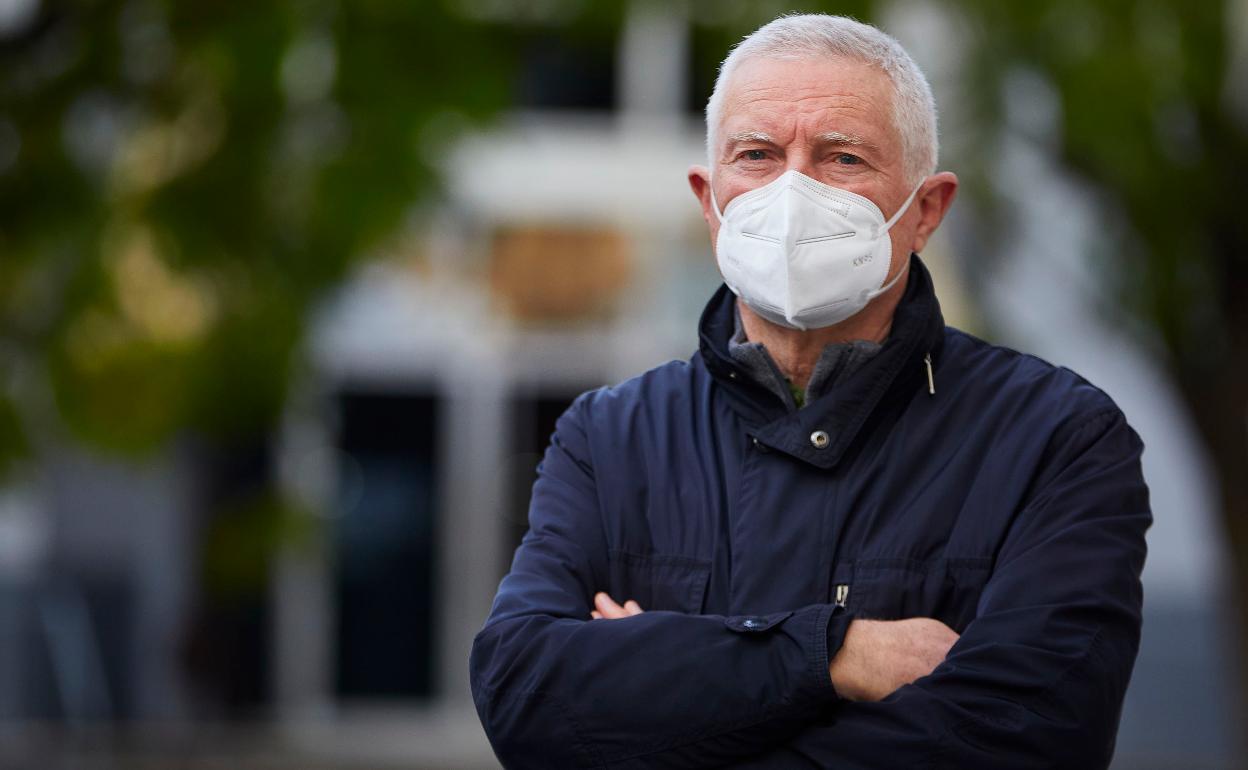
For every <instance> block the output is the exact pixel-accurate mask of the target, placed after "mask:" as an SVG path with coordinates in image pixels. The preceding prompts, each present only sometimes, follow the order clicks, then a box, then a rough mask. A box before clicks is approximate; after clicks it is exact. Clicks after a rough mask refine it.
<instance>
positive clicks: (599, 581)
mask: <svg viewBox="0 0 1248 770" xmlns="http://www.w3.org/2000/svg"><path fill="white" fill-rule="evenodd" d="M911 260H912V261H911V268H910V278H909V285H908V286H907V289H906V292H905V296H904V297H903V299H902V301H901V303H900V304H899V305H898V309H897V311H896V314H895V316H894V320H893V327H892V333H891V335H890V337H889V339H888V341H887V342H886V343H885V345H884V348H883V350H882V351H881V352H880V353H879V354H878V355H876V356H875V357H874V358H872V359H871V360H870V361H868V362H867V363H865V364H864V365H863V366H862V367H861V368H860V369H859V370H858V371H856V372H855V373H854V374H852V375H850V376H849V377H848V378H847V379H846V380H843V381H841V382H839V383H838V384H837V386H836V387H835V388H833V389H832V392H830V393H828V394H827V395H824V396H822V397H820V398H818V399H815V400H813V401H812V402H811V403H809V404H807V405H806V406H805V407H804V408H802V409H800V410H798V411H796V412H789V411H787V409H786V408H785V406H784V405H783V404H782V403H781V402H780V400H779V398H777V397H776V396H775V395H773V394H772V393H770V392H769V391H767V390H766V389H765V388H763V387H761V386H759V385H757V384H756V383H754V382H753V381H751V380H750V379H749V378H748V376H747V375H746V373H745V372H744V371H743V370H741V369H739V367H738V366H737V364H736V363H735V362H734V361H733V360H732V359H731V358H730V357H729V356H728V353H727V345H728V339H729V337H730V335H731V334H732V330H733V296H732V295H731V294H730V293H729V292H728V291H727V290H726V289H725V288H722V287H721V289H720V290H719V291H718V292H717V293H716V294H715V296H714V297H713V298H712V299H711V301H710V303H709V304H708V305H707V308H706V311H705V312H704V313H703V316H702V320H701V323H700V347H699V350H698V352H697V353H696V354H695V355H694V356H693V357H692V358H691V359H690V360H689V361H688V362H672V363H668V364H665V365H663V366H660V367H658V368H656V369H653V370H651V371H649V372H646V373H645V374H643V375H641V376H639V377H636V378H634V379H632V380H629V381H627V382H625V383H623V384H620V385H617V386H614V387H609V388H604V389H601V390H597V391H593V392H590V393H587V394H585V395H583V396H581V397H580V398H578V399H577V400H576V402H575V403H574V404H573V405H572V406H571V408H569V409H568V411H567V412H566V413H565V414H564V415H563V416H562V417H561V418H560V420H559V422H558V424H557V428H556V431H555V434H554V436H553V438H552V443H551V446H550V448H549V449H548V450H547V452H546V455H545V458H544V460H543V462H542V465H541V467H540V470H539V478H538V480H537V483H536V484H535V486H534V488H533V497H532V503H531V507H530V509H529V527H530V529H529V532H528V533H527V534H526V535H525V537H524V539H523V542H522V543H521V545H520V547H519V548H518V549H517V551H516V554H515V560H514V562H513V564H512V568H511V572H510V573H509V574H508V575H507V576H506V577H505V578H504V579H503V581H502V584H501V586H500V587H499V590H498V596H497V598H496V599H495V601H494V606H493V609H492V611H491V612H490V617H489V619H488V620H487V621H486V623H485V626H484V628H483V629H482V630H481V632H480V633H479V634H478V635H477V637H476V639H475V640H474V642H473V647H472V654H471V660H470V675H471V683H472V692H473V697H474V700H475V702H476V706H477V710H478V713H479V714H480V717H481V721H482V723H483V724H484V726H485V729H486V733H487V734H488V736H489V738H490V741H491V743H492V745H493V747H494V750H495V752H496V753H497V755H498V757H499V759H500V760H501V761H502V762H503V764H504V765H505V766H507V767H513V768H572V767H611V768H625V767H627V768H634V767H664V768H668V767H670V768H675V767H681V768H694V767H722V766H727V767H738V768H745V767H751V768H806V767H833V768H846V769H859V768H887V769H889V770H895V769H897V768H907V769H908V768H950V769H951V770H972V769H973V768H993V769H994V770H997V769H999V768H1012V769H1021V768H1062V769H1063V770H1077V769H1079V768H1104V767H1106V766H1107V765H1108V764H1109V760H1110V757H1111V755H1112V752H1113V744H1114V736H1115V733H1116V731H1117V724H1118V718H1119V713H1120V710H1121V705H1122V700H1123V695H1124V693H1125V691H1126V688H1127V683H1128V680H1129V678H1130V674H1131V668H1132V665H1133V664H1134V661H1135V655H1136V650H1137V647H1138V643H1139V634H1140V608H1141V601H1142V595H1141V589H1140V581H1139V576H1140V570H1141V568H1142V567H1143V563H1144V555H1145V544H1144V532H1145V530H1146V529H1147V527H1148V525H1149V524H1150V522H1151V514H1150V513H1149V503H1148V491H1147V488H1146V487H1145V485H1144V481H1143V478H1142V475H1141V472H1140V463H1139V459H1140V452H1141V451H1142V445H1141V443H1140V440H1139V438H1138V436H1136V434H1135V432H1134V431H1133V430H1132V429H1131V428H1130V427H1129V426H1128V425H1127V423H1126V421H1125V420H1124V418H1123V415H1122V412H1121V411H1120V410H1119V409H1118V407H1117V406H1115V405H1114V403H1113V402H1112V401H1111V400H1110V399H1109V397H1108V396H1106V395H1105V394H1104V393H1103V392H1101V391H1100V390H1098V389H1096V388H1095V387H1093V386H1092V385H1090V384H1088V383H1087V382H1086V381H1084V380H1083V379H1081V378H1080V377H1078V376H1077V375H1075V374H1074V373H1072V372H1070V371H1069V370H1066V369H1061V368H1056V367H1053V366H1051V365H1049V364H1047V363H1045V362H1043V361H1040V360H1038V359H1036V358H1033V357H1031V356H1026V355H1021V354H1019V353H1016V352H1014V351H1011V350H1007V349H1004V348H1000V347H995V346H992V345H989V344H987V343H985V342H983V341H981V340H978V339H976V338H974V337H972V336H970V335H968V334H965V333H963V332H960V331H958V330H956V329H953V328H950V327H946V326H945V324H944V321H943V319H942V318H941V314H940V308H939V305H938V304H937V301H936V297H935V294H934V293H933V290H932V283H931V278H930V276H929V275H928V273H927V271H926V269H925V268H924V267H923V265H922V263H921V262H920V261H919V259H918V257H917V256H915V257H912V258H911ZM927 355H930V356H931V361H932V366H933V369H934V380H935V391H936V392H935V394H934V395H932V394H931V393H929V389H928V380H927V370H926V366H925V363H924V358H925V356H927ZM817 431H824V432H826V433H827V434H828V436H829V437H830V440H829V441H826V442H824V441H815V440H813V439H812V435H813V434H815V433H816V432H817ZM817 444H818V445H820V446H817ZM596 591H607V592H608V593H610V594H611V596H612V597H614V598H615V599H616V600H618V601H620V602H623V601H624V600H625V599H635V600H636V601H637V602H639V603H640V604H641V606H642V607H643V608H644V609H645V612H644V613H643V614H641V615H637V616H633V617H629V618H624V619H619V620H606V621H604V620H597V621H591V620H590V610H591V609H592V608H593V595H594V593H595V592H596ZM909 617H932V618H937V619H939V620H941V621H943V622H944V623H946V624H948V625H949V626H950V627H952V628H953V629H954V630H955V631H957V632H958V633H960V634H961V638H960V639H959V640H958V642H957V643H956V644H955V645H954V646H953V649H952V650H951V651H950V653H949V655H948V657H947V658H946V660H945V661H944V663H942V664H941V665H940V666H939V667H938V668H937V669H936V670H935V671H934V672H933V673H932V674H931V675H930V676H926V677H923V678H921V679H919V680H918V681H916V682H915V683H914V684H911V685H906V686H904V687H902V688H900V689H899V690H897V691H896V692H894V693H893V694H892V695H890V696H889V697H887V698H885V699H884V700H883V701H881V702H878V703H854V702H850V701H846V700H843V699H840V698H838V696H837V694H836V692H835V690H834V689H833V687H832V683H831V680H830V678H829V676H828V662H829V658H830V656H833V655H835V654H836V651H837V649H838V648H839V645H840V643H841V640H842V639H843V638H844V634H845V629H846V628H847V626H848V625H849V623H850V621H851V620H853V619H854V618H873V619H900V618H909Z"/></svg>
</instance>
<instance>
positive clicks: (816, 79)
mask: <svg viewBox="0 0 1248 770" xmlns="http://www.w3.org/2000/svg"><path fill="white" fill-rule="evenodd" d="M723 105H724V106H723V112H722V113H721V114H722V117H721V123H720V131H719V136H720V137H724V136H727V135H728V134H731V133H738V132H743V131H761V132H764V133H766V134H768V135H771V136H774V137H776V139H777V141H785V142H788V141H794V140H798V139H801V138H803V137H805V136H813V135H817V134H821V133H827V132H837V133H842V134H847V135H850V136H860V137H862V138H864V139H866V140H868V141H870V142H872V143H875V144H877V145H879V146H880V147H881V148H885V147H887V148H889V149H890V150H894V151H895V150H897V149H898V148H899V144H900V139H899V137H898V135H897V130H896V126H895V124H894V121H893V84H892V80H891V79H890V78H889V76H888V74H887V73H885V72H884V71H883V70H882V69H880V68H879V67H876V66H873V65H870V64H866V63H864V62H859V61H854V60H852V59H845V58H840V57H835V58H832V57H828V58H814V59H796V60H789V59H768V58H755V59H747V60H746V61H743V62H742V63H741V64H740V65H738V66H737V68H736V70H735V71H734V72H733V73H732V76H731V78H730V79H729V81H728V83H727V90H726V92H725V94H724V102H723ZM721 141H722V139H721Z"/></svg>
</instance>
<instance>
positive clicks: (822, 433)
mask: <svg viewBox="0 0 1248 770" xmlns="http://www.w3.org/2000/svg"><path fill="white" fill-rule="evenodd" d="M810 443H811V444H812V445H813V446H814V447H815V449H827V448H828V444H830V443H832V439H831V438H830V437H829V436H828V432H827V431H826V430H817V431H815V432H814V433H812V434H810Z"/></svg>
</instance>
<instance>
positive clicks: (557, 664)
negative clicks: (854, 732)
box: [469, 397, 848, 768]
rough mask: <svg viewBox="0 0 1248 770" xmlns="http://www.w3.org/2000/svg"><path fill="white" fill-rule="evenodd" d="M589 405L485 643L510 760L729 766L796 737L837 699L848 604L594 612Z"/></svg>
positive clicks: (482, 679) (554, 456)
mask: <svg viewBox="0 0 1248 770" xmlns="http://www.w3.org/2000/svg"><path fill="white" fill-rule="evenodd" d="M584 400H585V399H584V397H582V399H581V400H579V401H578V402H577V403H576V404H574V405H573V407H572V408H571V409H570V410H569V411H568V412H567V413H565V415H564V416H563V417H561V418H560V420H559V423H558V424H557V426H556V431H555V435H554V436H553V438H552V443H551V446H550V447H549V449H548V450H547V452H546V455H545V457H544V459H543V461H542V464H541V466H540V468H539V471H538V480H537V482H536V484H535V485H534V488H533V496H532V502H531V504H530V510H529V525H530V528H529V532H528V533H527V534H526V535H525V537H524V539H523V541H522V542H521V545H520V547H519V548H518V549H517V551H516V554H515V558H514V561H513V563H512V568H511V571H510V573H509V574H508V575H507V576H506V577H505V578H504V579H503V581H502V584H501V585H500V587H499V590H498V594H497V596H496V598H495V600H494V605H493V607H492V609H491V612H490V616H489V618H488V619H487V620H486V623H485V626H484V628H483V629H482V630H481V631H480V632H479V633H478V634H477V636H476V638H475V639H474V641H473V646H472V653H471V656H470V661H469V674H470V679H471V686H472V693H473V699H474V701H475V703H476V707H477V712H478V714H479V715H480V717H481V722H482V724H483V725H484V727H485V731H486V734H487V736H488V737H489V739H490V743H491V745H492V746H493V748H494V751H495V753H496V754H497V755H498V757H499V759H500V760H501V761H502V763H503V764H504V766H506V767H509V768H552V767H608V766H609V767H632V766H644V767H690V768H692V767H718V766H722V765H723V764H725V763H726V762H729V761H733V760H736V759H739V758H741V757H743V756H750V755H751V754H757V753H758V752H759V751H762V750H764V749H766V748H770V747H774V746H776V745H779V744H780V743H781V742H783V741H784V740H786V739H788V738H791V737H793V736H794V735H796V734H797V732H798V731H799V730H800V729H801V728H802V727H804V726H805V725H807V724H809V723H810V722H811V721H812V720H813V719H814V718H815V717H817V716H818V714H819V713H821V711H822V710H824V709H823V707H824V706H826V705H828V704H830V703H832V702H834V701H835V700H836V695H835V691H834V690H833V688H832V685H831V680H830V677H829V676H828V637H829V635H831V636H832V637H833V638H834V639H835V640H838V642H839V638H840V637H839V636H838V633H839V634H841V635H843V633H844V628H843V626H844V625H847V624H848V620H842V618H843V616H842V615H840V614H838V612H839V610H840V608H837V607H835V606H834V605H812V606H809V607H804V608H800V609H796V610H792V611H788V612H781V613H776V614H774V615H769V616H762V617H749V618H742V617H723V616H714V615H685V614H682V613H676V612H664V611H647V612H645V613H643V614H641V615H636V616H633V617H629V618H623V619H618V620H609V621H602V620H597V621H593V620H590V611H591V609H592V602H593V595H594V593H595V592H596V591H598V590H603V589H605V588H606V587H607V585H608V584H607V582H606V579H607V565H606V554H607V547H606V544H605V542H604V537H603V531H602V524H601V519H600V515H599V505H598V496H597V495H598V493H597V488H596V486H595V483H594V476H593V468H592V467H591V466H590V464H589V463H588V461H587V458H588V456H589V454H588V445H587V441H586V436H585V432H584V428H583V423H582V420H581V416H580V412H581V410H582V409H583V408H584ZM616 598H619V597H616ZM838 624H840V625H839V626H838ZM830 632H831V633H830Z"/></svg>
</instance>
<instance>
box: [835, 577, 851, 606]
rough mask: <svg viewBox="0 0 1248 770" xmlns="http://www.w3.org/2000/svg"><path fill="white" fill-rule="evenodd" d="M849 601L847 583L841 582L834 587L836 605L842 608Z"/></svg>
mask: <svg viewBox="0 0 1248 770" xmlns="http://www.w3.org/2000/svg"><path fill="white" fill-rule="evenodd" d="M848 603H849V583H841V584H840V585H838V586H837V587H836V606H837V607H841V608H844V607H845V605H846V604H848Z"/></svg>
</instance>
